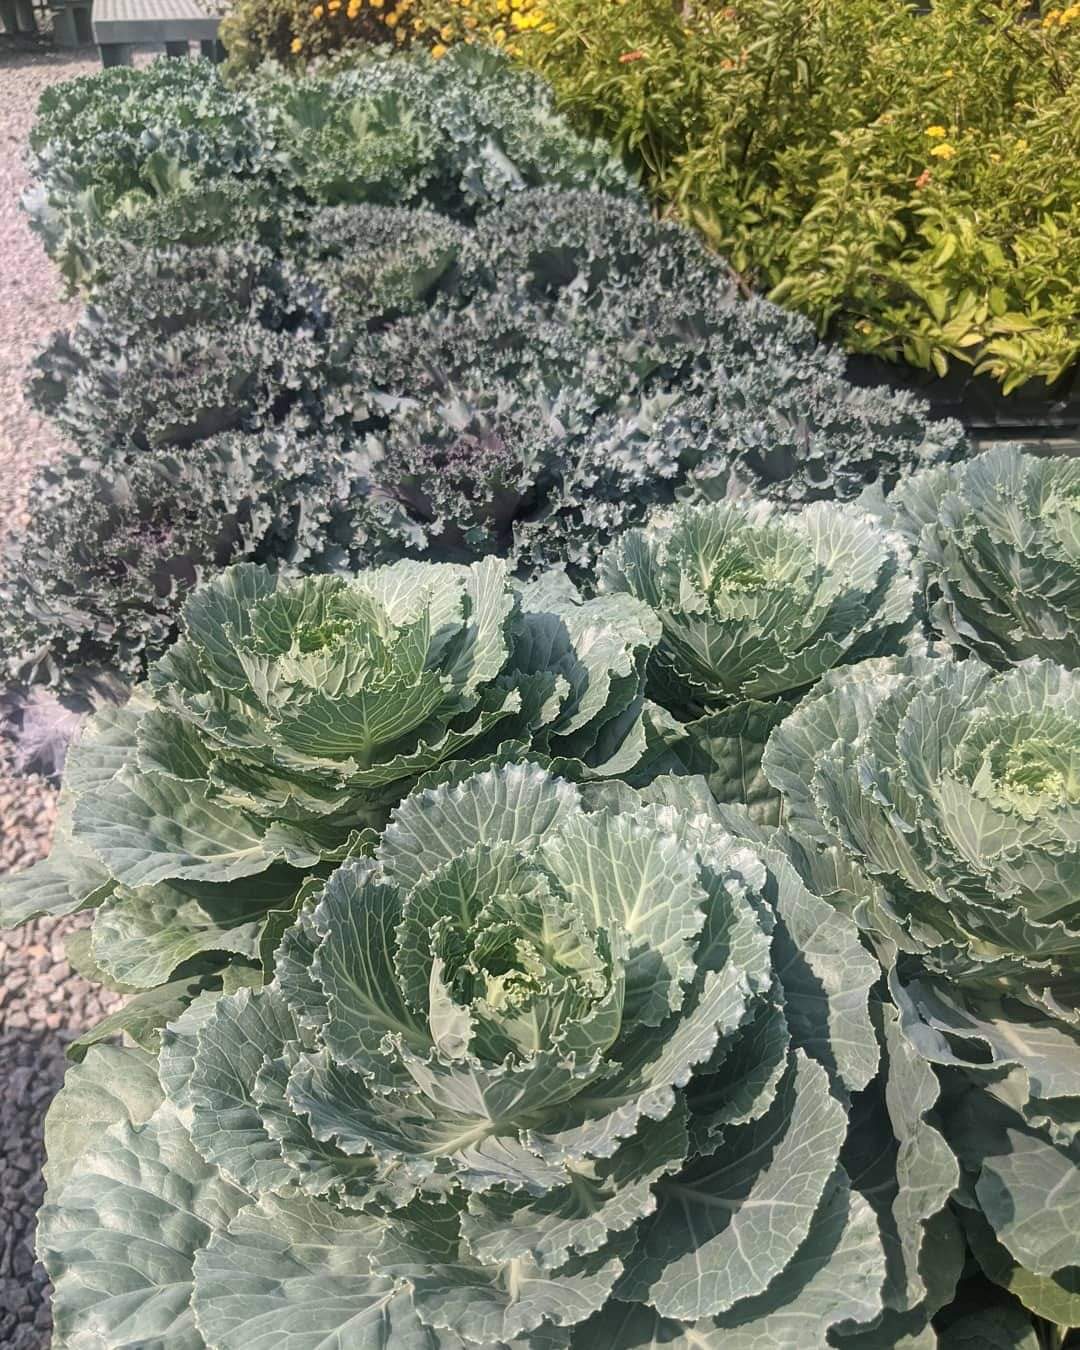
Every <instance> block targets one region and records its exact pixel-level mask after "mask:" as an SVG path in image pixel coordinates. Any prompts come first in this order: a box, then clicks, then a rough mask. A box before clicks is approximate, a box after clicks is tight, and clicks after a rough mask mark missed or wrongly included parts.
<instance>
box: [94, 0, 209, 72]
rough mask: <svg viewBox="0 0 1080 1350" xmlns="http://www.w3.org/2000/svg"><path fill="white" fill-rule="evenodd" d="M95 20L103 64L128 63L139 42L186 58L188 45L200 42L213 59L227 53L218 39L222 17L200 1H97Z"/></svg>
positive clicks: (203, 52)
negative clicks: (159, 47)
mask: <svg viewBox="0 0 1080 1350" xmlns="http://www.w3.org/2000/svg"><path fill="white" fill-rule="evenodd" d="M93 23H94V41H95V42H96V43H97V45H98V50H99V51H100V52H101V64H102V65H103V66H129V65H130V64H131V48H132V46H133V45H135V44H136V43H150V44H152V45H155V46H163V47H164V48H165V52H166V55H168V56H173V57H186V56H187V55H188V50H189V49H188V44H189V43H191V42H197V43H198V44H199V47H200V49H201V51H202V55H203V56H205V57H206V58H208V59H209V60H211V61H220V60H221V59H222V57H223V55H224V50H223V48H222V46H221V43H220V42H219V41H218V27H219V25H220V23H221V17H220V15H219V14H216V13H214V12H213V11H212V10H211V9H210V8H209V5H204V4H200V3H199V0H94V20H93Z"/></svg>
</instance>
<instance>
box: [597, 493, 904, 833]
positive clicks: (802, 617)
mask: <svg viewBox="0 0 1080 1350" xmlns="http://www.w3.org/2000/svg"><path fill="white" fill-rule="evenodd" d="M599 585H600V589H601V591H605V592H608V593H612V594H617V593H622V592H627V593H629V594H630V595H634V596H637V598H638V599H639V600H643V601H645V603H646V604H648V605H651V606H652V608H653V609H655V610H656V612H657V614H658V616H659V618H660V622H661V624H662V626H663V636H662V638H661V640H660V643H659V645H658V646H657V648H656V650H655V651H654V653H653V656H652V659H651V660H650V663H649V671H648V676H649V692H650V694H651V695H652V697H653V698H654V699H655V700H656V702H657V703H658V704H659V705H660V708H659V709H657V710H654V712H653V714H652V717H651V725H652V732H653V738H654V741H655V743H656V745H657V746H658V747H663V750H664V753H665V755H666V756H668V755H674V756H676V757H677V758H678V759H679V760H681V761H682V762H683V763H684V765H685V766H686V767H688V768H689V769H690V770H691V771H692V772H699V773H704V774H705V775H706V776H707V778H708V781H709V786H710V788H711V789H712V791H713V793H714V795H715V796H716V797H717V799H718V800H720V801H733V802H741V803H746V804H749V805H752V806H753V807H754V808H755V814H758V815H762V814H764V815H768V814H770V813H771V814H773V815H775V807H776V798H775V794H774V793H770V791H769V786H768V784H767V783H766V782H765V781H764V779H763V777H762V774H761V772H760V761H761V752H762V750H763V749H764V745H765V741H766V739H767V737H768V734H769V732H770V731H771V729H772V727H774V726H775V725H776V724H777V723H778V722H779V721H780V720H781V719H782V718H783V717H785V716H786V715H787V713H788V712H790V710H791V708H792V707H793V705H794V701H795V700H796V699H797V698H798V696H799V695H800V694H801V693H803V692H804V691H805V690H806V689H808V688H809V687H810V686H812V685H813V684H814V683H815V682H816V681H817V680H819V679H820V678H821V676H822V675H824V674H825V672H826V671H828V670H831V669H832V668H833V667H834V666H837V665H841V664H848V663H852V662H856V661H859V660H861V659H863V658H865V657H867V656H872V655H876V654H878V653H881V652H884V651H888V650H894V649H895V647H896V644H897V642H898V641H899V640H901V639H902V638H903V637H904V636H905V634H906V633H907V632H908V631H909V630H910V629H911V627H912V624H913V622H914V586H913V583H912V580H911V576H910V571H909V559H908V556H907V551H906V549H905V548H904V546H903V544H902V543H901V541H900V540H899V539H898V538H897V537H896V536H895V535H890V534H889V533H888V532H887V531H886V530H884V529H883V528H882V527H881V526H880V525H879V524H878V523H877V522H876V521H875V520H874V519H873V518H872V517H871V516H870V515H868V514H866V513H865V512H863V511H861V510H859V509H858V508H856V507H853V506H850V505H840V504H836V503H829V502H818V503H815V504H813V505H811V506H808V507H807V508H806V509H805V510H803V511H802V512H788V513H783V512H780V511H778V510H777V509H776V508H775V507H774V506H773V504H772V503H769V502H763V501H758V502H754V503H752V504H748V503H746V502H744V501H735V502H722V503H718V504H715V505H711V506H699V507H685V506H684V507H679V508H677V509H676V510H674V511H671V512H667V513H662V514H660V515H658V516H657V517H655V518H654V520H653V521H652V522H650V524H649V526H648V527H647V528H646V529H644V530H628V531H627V532H626V533H625V534H624V535H622V537H621V538H619V539H618V540H616V542H615V543H614V544H613V545H612V546H611V548H610V549H609V550H608V551H607V553H606V554H605V555H604V558H603V560H602V565H601V570H600V574H599ZM665 714H669V715H668V716H666V715H665ZM665 762H666V761H665Z"/></svg>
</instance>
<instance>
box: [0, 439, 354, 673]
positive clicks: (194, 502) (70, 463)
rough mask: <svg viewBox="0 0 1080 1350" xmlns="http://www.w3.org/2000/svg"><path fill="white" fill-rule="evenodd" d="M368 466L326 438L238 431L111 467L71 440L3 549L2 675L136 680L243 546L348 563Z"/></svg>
mask: <svg viewBox="0 0 1080 1350" xmlns="http://www.w3.org/2000/svg"><path fill="white" fill-rule="evenodd" d="M359 472H360V470H359V466H357V465H356V464H355V463H354V457H353V456H352V455H350V454H349V453H348V451H347V450H346V448H345V447H344V446H342V445H341V444H334V443H333V442H332V441H330V440H323V441H319V442H316V441H314V440H313V439H311V438H307V437H303V438H302V437H298V436H296V435H295V434H291V433H269V434H266V435H260V434H257V433H243V432H225V433H223V434H221V435H217V436H212V437H209V438H207V439H206V440H203V441H199V442H198V443H197V444H196V445H194V446H188V447H185V448H184V449H183V450H182V451H178V450H174V449H172V448H166V449H164V450H150V451H136V452H132V453H128V454H126V455H117V456H116V457H114V458H112V459H111V460H109V461H108V468H107V470H106V469H105V468H102V467H101V466H100V465H99V464H94V462H93V461H88V460H86V459H85V458H83V457H82V456H79V455H75V454H69V455H65V456H63V457H62V458H61V459H60V460H58V461H57V462H56V463H55V464H51V465H48V466H46V467H45V468H44V469H43V470H42V471H41V472H40V473H39V474H38V476H37V478H36V479H35V482H34V492H33V494H32V497H31V501H30V520H29V524H28V526H27V528H26V531H25V533H23V534H21V535H19V536H16V538H15V539H14V540H13V541H12V544H11V546H10V547H9V550H8V553H7V554H6V556H5V557H4V558H3V560H2V561H0V673H2V676H3V680H4V682H5V683H6V684H7V685H8V686H9V687H19V686H22V685H34V684H42V683H44V684H47V685H49V686H51V687H59V688H61V689H62V690H63V691H64V692H65V693H72V692H77V691H79V690H80V688H81V686H83V685H85V684H86V683H87V682H88V681H92V680H93V679H94V678H95V676H96V674H98V673H102V674H104V673H105V672H111V673H113V674H115V675H119V676H121V677H122V678H123V679H124V680H126V681H128V682H132V681H135V680H138V679H140V678H141V677H142V675H143V674H144V672H145V669H146V665H147V663H148V662H149V661H153V660H155V659H156V658H157V657H158V656H160V655H161V654H162V653H163V652H164V650H165V649H166V648H167V647H168V646H169V645H170V644H171V643H172V641H173V640H174V639H175V636H176V629H177V621H178V617H179V609H180V605H181V604H182V602H183V600H184V598H185V597H186V596H187V594H188V593H189V592H190V590H191V589H192V588H193V587H194V586H195V585H197V584H198V582H199V581H201V580H202V579H203V577H206V576H213V575H214V574H216V573H217V572H218V571H220V569H221V568H223V567H225V566H226V565H227V564H228V563H230V562H231V561H233V560H234V559H237V558H248V559H252V560H255V561H269V562H272V563H274V564H276V566H277V567H278V568H279V569H281V570H282V571H285V572H291V571H296V570H300V571H315V572H325V571H332V570H334V569H335V568H337V567H339V566H340V565H342V563H347V562H348V552H347V545H348V543H349V542H350V539H351V531H350V530H349V528H348V523H347V518H346V517H345V514H344V510H345V502H346V501H347V500H348V498H349V496H350V495H351V493H352V491H353V486H354V484H353V480H354V478H355V476H356V475H357V474H358V473H359Z"/></svg>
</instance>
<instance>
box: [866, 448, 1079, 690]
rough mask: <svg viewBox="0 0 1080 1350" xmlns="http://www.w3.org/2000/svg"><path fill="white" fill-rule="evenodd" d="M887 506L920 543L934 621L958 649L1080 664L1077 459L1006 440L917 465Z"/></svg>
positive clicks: (997, 660)
mask: <svg viewBox="0 0 1080 1350" xmlns="http://www.w3.org/2000/svg"><path fill="white" fill-rule="evenodd" d="M885 511H886V515H887V518H888V520H889V521H890V523H891V524H892V525H893V527H894V528H895V529H897V530H899V531H900V532H901V533H903V534H904V535H905V536H906V537H907V538H908V539H910V541H911V543H912V546H913V548H914V549H915V551H916V557H917V560H918V564H919V568H920V572H921V574H922V580H923V585H924V587H925V591H926V601H927V607H928V610H929V615H930V620H931V622H932V623H933V625H934V627H935V628H936V629H937V631H938V632H939V633H941V634H942V636H943V637H944V638H945V639H946V641H947V642H949V643H950V644H951V645H952V646H953V647H954V648H956V650H957V651H958V652H971V653H974V654H975V655H977V656H979V657H981V658H982V659H983V660H984V661H987V662H989V663H990V665H992V666H1008V665H1013V664H1015V663H1016V662H1017V661H1022V660H1024V659H1025V658H1026V657H1029V656H1036V657H1046V658H1048V659H1050V660H1052V661H1058V662H1060V663H1061V664H1062V665H1064V666H1068V667H1069V668H1070V669H1076V668H1077V667H1080V460H1077V459H1072V458H1067V457H1062V458H1059V459H1043V458H1037V457H1036V456H1034V455H1028V454H1025V453H1024V452H1023V451H1022V450H1020V449H1019V448H1018V447H1016V446H1000V447H998V448H997V449H994V450H987V451H986V452H985V453H984V454H981V455H979V456H977V457H976V458H975V459H972V460H969V461H967V462H964V463H960V464H957V465H955V466H951V467H950V466H940V467H938V468H936V469H928V470H926V471H925V472H923V473H918V474H913V475H912V476H911V477H910V478H909V479H907V480H906V481H904V482H903V483H901V484H900V485H899V486H898V488H897V490H896V491H895V492H894V493H893V494H892V495H891V496H890V497H888V498H887V499H886V503H885Z"/></svg>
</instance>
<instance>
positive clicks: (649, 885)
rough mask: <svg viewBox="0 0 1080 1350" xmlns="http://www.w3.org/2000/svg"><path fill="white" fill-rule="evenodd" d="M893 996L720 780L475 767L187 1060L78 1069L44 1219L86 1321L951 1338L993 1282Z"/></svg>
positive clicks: (311, 908)
mask: <svg viewBox="0 0 1080 1350" xmlns="http://www.w3.org/2000/svg"><path fill="white" fill-rule="evenodd" d="M660 888H662V892H663V893H662V896H661V894H660ZM796 957H797V959H793V958H796ZM877 975H878V969H877V964H876V962H874V961H873V960H872V958H870V956H869V955H868V954H867V953H866V952H865V951H863V949H862V948H861V947H860V945H859V941H858V937H857V933H856V930H855V927H854V925H853V924H851V923H850V921H849V920H847V919H846V918H845V917H843V916H841V915H838V914H837V913H835V912H834V911H833V910H832V909H831V908H830V907H829V906H828V905H827V904H826V903H824V902H823V901H822V900H820V899H819V898H818V897H817V896H815V895H813V894H812V893H811V892H810V891H809V890H807V888H806V887H805V886H804V885H803V884H802V883H801V882H800V881H799V878H798V876H797V875H796V873H795V871H794V869H793V868H792V867H791V865H790V864H789V863H788V862H787V860H786V858H785V857H784V855H783V854H782V853H780V852H778V851H777V850H775V849H771V848H764V847H758V846H750V845H748V844H746V843H745V842H743V841H742V840H740V839H737V838H734V837H733V836H732V835H730V834H729V833H727V832H726V831H725V830H724V829H723V828H722V826H721V825H720V823H719V822H718V821H717V820H716V818H715V817H714V816H713V815H711V814H710V812H709V809H708V806H707V798H704V797H702V796H701V794H700V793H699V792H696V791H695V790H694V789H693V788H692V787H691V788H690V789H689V791H687V785H685V784H680V783H678V782H675V781H674V780H664V781H663V782H660V783H658V784H657V785H656V788H655V790H654V792H653V793H652V794H646V795H639V794H637V793H634V792H632V791H630V790H628V789H624V790H623V791H622V792H621V793H619V794H618V795H617V796H610V795H608V794H603V795H601V796H598V797H595V798H593V797H590V795H589V794H588V792H586V791H581V790H579V789H577V788H575V787H574V786H572V785H571V784H570V783H568V782H566V781H565V780H563V779H560V778H557V777H554V776H551V775H549V774H547V773H545V772H544V771H543V769H542V768H540V767H539V766H537V765H535V764H531V763H524V764H520V765H514V766H504V767H496V768H492V769H489V770H488V771H486V772H481V773H476V774H472V775H469V774H468V772H467V771H466V772H465V773H464V774H463V775H459V774H455V776H454V780H453V781H451V782H446V783H441V784H438V785H436V786H432V787H429V788H426V789H422V790H420V791H417V792H416V793H414V794H413V795H412V796H410V797H408V798H407V799H406V800H405V801H404V802H402V803H401V805H400V806H399V807H398V808H397V809H396V810H395V811H394V813H393V816H392V818H391V821H390V823H389V825H388V827H387V828H386V830H385V831H384V832H383V834H382V836H381V838H380V840H379V842H378V845H377V847H376V850H375V853H374V855H373V857H372V858H371V859H364V860H360V859H354V860H351V861H347V862H345V863H344V864H343V865H342V866H341V867H340V868H339V869H338V870H337V871H336V872H334V874H333V875H332V876H331V877H330V878H329V879H328V880H327V881H326V882H325V884H322V883H319V885H318V886H317V887H315V888H313V890H312V891H311V893H310V894H309V895H308V897H307V899H306V900H305V903H304V906H303V909H302V910H301V913H300V917H299V919H298V921H297V923H296V924H295V926H293V927H292V928H290V929H289V930H288V932H287V933H286V934H285V936H284V939H283V940H282V942H281V945H280V947H279V949H278V953H277V957H276V961H275V964H274V978H273V980H272V982H271V983H270V984H268V985H267V986H266V987H264V988H261V989H258V990H251V989H245V990H241V991H238V992H235V993H225V994H217V993H206V994H203V995H202V996H201V997H200V998H199V999H197V1001H196V1002H194V1003H193V1004H192V1005H191V1006H190V1008H189V1009H188V1010H187V1011H186V1012H185V1013H184V1014H183V1015H182V1016H180V1017H179V1018H178V1019H175V1020H173V1021H172V1022H171V1024H170V1025H169V1026H168V1027H167V1028H166V1029H165V1030H164V1032H163V1034H162V1037H161V1044H160V1050H159V1051H158V1053H157V1055H156V1056H154V1055H150V1054H146V1053H143V1052H141V1051H139V1050H135V1049H123V1048H120V1047H115V1046H102V1047H97V1048H95V1049H93V1050H92V1051H91V1052H90V1054H89V1055H88V1057H87V1059H86V1061H85V1063H84V1064H83V1065H82V1066H81V1067H79V1068H77V1069H74V1070H73V1071H72V1073H71V1075H70V1076H69V1080H68V1084H67V1086H66V1087H65V1089H64V1092H63V1093H62V1095H61V1096H60V1098H59V1099H58V1102H57V1105H56V1106H55V1107H54V1108H53V1112H52V1114H51V1116H50V1121H49V1127H48V1128H49V1138H48V1148H49V1159H50V1161H49V1169H50V1176H49V1183H50V1190H49V1198H48V1203H47V1204H46V1206H45V1208H44V1210H43V1211H42V1215H41V1220H40V1227H39V1233H40V1237H39V1244H40V1250H41V1252H42V1255H43V1258H44V1260H45V1262H46V1265H47V1267H48V1269H49V1271H50V1273H51V1274H52V1277H53V1280H54V1283H55V1288H56V1293H55V1303H54V1308H55V1316H56V1322H57V1329H58V1332H59V1334H60V1335H61V1336H63V1335H66V1334H67V1333H68V1330H69V1329H73V1328H75V1327H76V1326H80V1325H85V1324H86V1321H87V1319H92V1320H93V1325H94V1326H95V1327H96V1328H97V1332H98V1334H99V1335H100V1336H101V1338H102V1339H103V1340H104V1341H105V1343H107V1344H119V1343H120V1340H121V1339H128V1340H130V1339H137V1340H147V1339H150V1338H153V1337H158V1338H161V1339H165V1340H168V1341H169V1342H170V1343H171V1344H177V1345H179V1344H185V1345H187V1344H190V1345H192V1346H193V1347H197V1346H203V1345H205V1346H207V1347H209V1348H210V1350H234V1347H235V1348H236V1350H239V1347H241V1346H250V1345H252V1344H257V1343H259V1342H266V1343H267V1344H271V1343H280V1342H281V1341H282V1339H283V1338H287V1339H288V1340H289V1341H290V1342H291V1343H293V1344H295V1345H297V1346H310V1347H314V1346H316V1345H325V1344H328V1343H340V1344H342V1345H357V1346H359V1345H364V1346H370V1347H372V1348H373V1350H374V1347H385V1350H404V1347H407V1346H408V1347H411V1346H416V1347H418V1348H419V1347H424V1350H467V1348H468V1347H477V1348H479V1347H483V1348H484V1350H492V1347H504V1348H505V1350H509V1347H511V1346H513V1347H521V1348H522V1350H525V1347H535V1350H540V1347H545V1350H546V1348H547V1347H559V1346H563V1347H582V1346H587V1345H602V1346H604V1347H605V1350H631V1347H642V1346H648V1345H656V1344H672V1345H677V1344H690V1343H693V1344H694V1345H697V1346H702V1347H710V1348H711V1347H716V1348H717V1350H719V1348H720V1347H723V1348H724V1350H732V1347H739V1346H751V1345H754V1346H767V1347H775V1348H776V1350H782V1348H783V1347H788V1346H790V1345H791V1344H792V1340H791V1337H792V1329H793V1327H796V1328H798V1333H797V1334H798V1335H799V1337H800V1341H801V1342H802V1343H807V1341H809V1343H811V1344H817V1345H822V1346H824V1345H825V1344H827V1343H828V1344H837V1345H843V1344H844V1343H845V1342H846V1341H847V1337H846V1336H845V1337H842V1338H838V1339H837V1340H835V1341H833V1339H832V1332H833V1331H834V1330H835V1329H838V1328H841V1327H842V1328H844V1329H845V1330H846V1331H847V1332H849V1333H850V1332H856V1331H858V1329H859V1328H862V1329H864V1330H865V1331H866V1332H867V1334H868V1336H869V1337H870V1340H869V1341H868V1342H866V1343H867V1344H876V1343H884V1339H882V1340H881V1341H879V1340H877V1336H878V1332H877V1330H876V1328H878V1327H881V1328H886V1327H895V1326H896V1325H899V1326H901V1327H903V1328H906V1329H908V1330H911V1329H915V1330H916V1331H918V1329H919V1328H920V1327H924V1326H925V1323H926V1319H927V1317H928V1316H929V1315H930V1313H932V1312H933V1311H934V1310H935V1308H936V1307H937V1306H938V1302H939V1300H940V1299H941V1298H942V1296H943V1297H944V1298H946V1299H947V1298H948V1297H949V1295H950V1293H951V1288H950V1284H955V1280H956V1276H957V1274H958V1273H959V1264H960V1259H961V1255H962V1247H961V1245H960V1244H959V1243H958V1241H957V1236H956V1224H955V1221H954V1220H953V1219H952V1217H951V1216H950V1214H949V1213H948V1211H947V1209H946V1205H947V1202H948V1198H949V1195H950V1193H951V1192H952V1190H953V1189H954V1188H955V1185H956V1181H957V1177H958V1169H957V1166H956V1162H955V1159H954V1158H953V1157H952V1155H951V1154H950V1153H949V1152H948V1150H947V1149H945V1148H944V1145H943V1142H942V1140H941V1136H940V1134H939V1133H938V1131H937V1129H936V1127H935V1126H934V1125H933V1123H932V1122H931V1120H930V1118H929V1116H930V1112H931V1110H932V1108H933V1104H934V1101H935V1100H936V1095H937V1093H936V1084H935V1083H934V1080H933V1075H932V1074H931V1073H930V1072H929V1070H928V1069H927V1068H926V1066H925V1065H924V1064H923V1063H922V1062H921V1061H920V1060H919V1059H918V1057H917V1056H915V1055H913V1054H912V1053H911V1052H910V1050H909V1049H908V1048H907V1047H906V1045H905V1043H904V1041H903V1040H902V1038H899V1037H897V1036H896V1033H895V1024H894V1022H893V1021H890V1020H887V1021H886V1022H885V1024H884V1025H885V1027H886V1028H887V1030H886V1031H885V1033H884V1036H883V1040H884V1041H885V1042H887V1044H885V1045H883V1046H882V1045H879V1040H878V1037H877V1035H876V1034H875V1028H874V1022H873V1019H872V1017H871V1014H870V1004H869V991H870V987H871V985H872V984H873V983H874V981H875V980H876V978H877ZM894 1046H895V1053H894V1048H893V1047H894ZM879 1064H880V1065H881V1066H882V1067H881V1068H880V1070H879ZM117 1079H121V1081H123V1082H124V1083H125V1084H126V1089H125V1091H124V1092H123V1093H122V1094H120V1093H117V1092H116V1091H115V1089H113V1088H112V1087H111V1086H110V1085H111V1083H112V1082H114V1081H115V1080H117ZM886 1083H887V1084H889V1093H888V1094H887V1093H886V1092H885V1084H886ZM889 1094H891V1095H889ZM853 1102H857V1103H858V1105H857V1106H855V1105H853ZM88 1121H92V1122H93V1123H92V1124H88ZM869 1153H872V1154H874V1156H875V1166H874V1169H873V1171H872V1172H870V1173H864V1175H863V1177H862V1178H860V1179H858V1180H857V1179H856V1177H855V1175H854V1171H855V1169H860V1168H861V1167H862V1155H863V1154H869ZM916 1157H917V1158H918V1166H919V1174H918V1186H917V1188H916V1193H915V1196H914V1197H913V1199H914V1203H910V1202H909V1199H908V1194H909V1193H908V1189H907V1188H908V1186H909V1184H910V1181H911V1166H912V1162H913V1160H914V1158H916ZM849 1167H850V1168H851V1169H853V1170H852V1171H851V1172H849V1170H848V1169H849ZM864 1185H865V1189H863V1188H862V1187H863V1186H864ZM897 1197H899V1198H897ZM121 1216H123V1218H122V1221H121ZM887 1256H888V1259H887ZM924 1270H925V1271H926V1272H927V1279H928V1280H929V1281H930V1282H931V1284H932V1285H933V1290H932V1292H931V1290H930V1289H928V1288H927V1285H926V1283H924V1281H923V1274H922V1272H923V1271H924ZM882 1334H883V1337H884V1332H883V1333H882ZM859 1343H860V1342H859V1338H858V1336H855V1338H854V1339H853V1341H852V1344H853V1345H858V1344H859ZM894 1343H895V1338H894Z"/></svg>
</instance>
